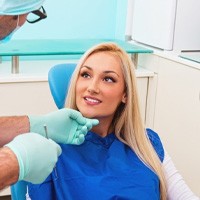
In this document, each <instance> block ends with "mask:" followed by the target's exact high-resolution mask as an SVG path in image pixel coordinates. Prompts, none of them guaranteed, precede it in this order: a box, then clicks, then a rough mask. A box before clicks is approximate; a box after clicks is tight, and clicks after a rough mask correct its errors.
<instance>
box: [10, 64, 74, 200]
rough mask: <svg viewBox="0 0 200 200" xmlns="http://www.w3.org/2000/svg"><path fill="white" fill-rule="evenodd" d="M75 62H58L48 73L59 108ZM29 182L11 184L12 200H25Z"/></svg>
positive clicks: (63, 100) (64, 96)
mask: <svg viewBox="0 0 200 200" xmlns="http://www.w3.org/2000/svg"><path fill="white" fill-rule="evenodd" d="M75 67H76V64H75V63H65V64H58V65H55V66H54V67H52V68H51V69H50V70H49V73H48V82H49V87H50V91H51V94H52V96H53V99H54V102H55V104H56V106H57V107H58V109H61V108H63V107H64V105H65V99H66V94H67V91H68V86H69V82H70V79H71V76H72V73H73V71H74V69H75ZM26 192H27V182H26V181H19V182H17V183H16V184H14V185H12V186H11V197H12V200H25V199H26V198H25V195H26Z"/></svg>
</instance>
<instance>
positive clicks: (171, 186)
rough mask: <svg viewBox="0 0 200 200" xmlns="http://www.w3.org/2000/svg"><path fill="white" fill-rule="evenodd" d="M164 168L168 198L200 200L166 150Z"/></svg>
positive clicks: (170, 199) (174, 199) (172, 199)
mask: <svg viewBox="0 0 200 200" xmlns="http://www.w3.org/2000/svg"><path fill="white" fill-rule="evenodd" d="M163 169H164V173H165V177H166V182H167V199H168V200H199V199H200V198H198V197H197V196H195V195H194V193H193V192H192V191H191V190H190V188H189V187H188V185H187V184H186V183H185V181H184V180H183V177H182V176H181V175H180V174H179V172H178V170H177V169H176V167H175V166H174V163H173V162H172V159H171V157H170V156H169V155H168V153H167V152H166V151H165V158H164V160H163Z"/></svg>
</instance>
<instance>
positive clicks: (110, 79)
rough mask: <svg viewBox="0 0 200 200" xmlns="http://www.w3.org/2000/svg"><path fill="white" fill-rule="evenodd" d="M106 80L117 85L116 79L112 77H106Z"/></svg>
mask: <svg viewBox="0 0 200 200" xmlns="http://www.w3.org/2000/svg"><path fill="white" fill-rule="evenodd" d="M104 80H105V81H106V82H109V83H115V82H116V81H115V79H114V78H113V77H110V76H106V77H105V78H104Z"/></svg>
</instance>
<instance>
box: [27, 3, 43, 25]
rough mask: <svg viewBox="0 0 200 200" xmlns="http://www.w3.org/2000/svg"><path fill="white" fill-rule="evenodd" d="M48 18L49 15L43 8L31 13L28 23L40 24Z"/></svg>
mask: <svg viewBox="0 0 200 200" xmlns="http://www.w3.org/2000/svg"><path fill="white" fill-rule="evenodd" d="M45 18H47V13H46V11H45V9H44V7H43V6H42V7H41V8H40V9H39V10H34V11H32V12H31V13H29V14H28V16H27V19H26V21H27V22H28V23H31V24H33V23H36V22H39V21H40V20H42V19H45Z"/></svg>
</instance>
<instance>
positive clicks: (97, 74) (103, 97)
mask: <svg viewBox="0 0 200 200" xmlns="http://www.w3.org/2000/svg"><path fill="white" fill-rule="evenodd" d="M120 64H121V62H120V60H119V58H117V57H114V56H113V55H110V54H108V53H105V52H99V53H95V54H92V55H91V56H89V57H88V58H87V59H86V61H85V63H83V65H82V67H81V69H80V72H79V76H78V79H77V84H76V105H77V107H78V109H79V111H80V112H81V113H82V114H83V116H85V117H88V118H96V119H99V120H101V119H106V120H108V121H109V122H111V121H112V119H113V115H114V113H115V111H116V109H117V107H118V105H119V104H120V103H121V102H123V103H125V102H126V94H125V91H124V90H125V83H124V77H123V73H122V69H121V67H120Z"/></svg>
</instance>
